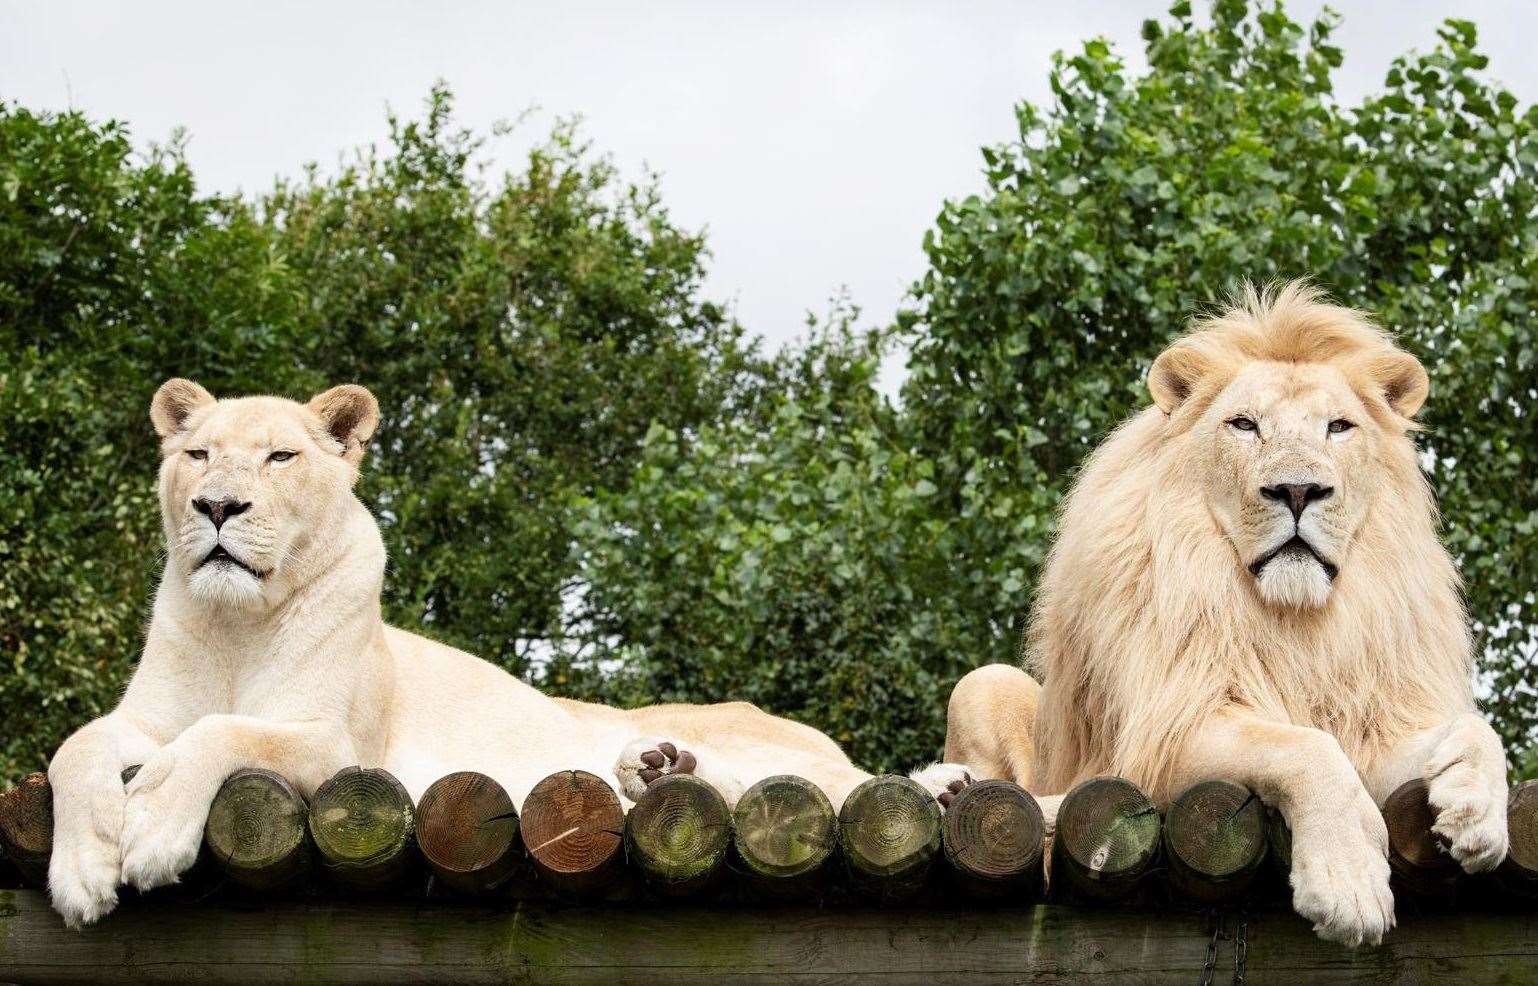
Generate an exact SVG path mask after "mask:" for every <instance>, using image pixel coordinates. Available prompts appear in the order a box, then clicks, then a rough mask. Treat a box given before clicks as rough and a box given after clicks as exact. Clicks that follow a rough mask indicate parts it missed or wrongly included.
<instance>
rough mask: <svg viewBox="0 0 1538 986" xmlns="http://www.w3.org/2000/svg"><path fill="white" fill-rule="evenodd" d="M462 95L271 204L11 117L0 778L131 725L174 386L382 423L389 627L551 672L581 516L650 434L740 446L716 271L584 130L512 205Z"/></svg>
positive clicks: (104, 140)
mask: <svg viewBox="0 0 1538 986" xmlns="http://www.w3.org/2000/svg"><path fill="white" fill-rule="evenodd" d="M479 149H480V146H479V144H478V142H477V141H476V140H475V139H473V138H472V137H471V136H470V135H469V134H467V133H465V132H463V131H461V130H458V129H456V128H455V127H454V126H453V123H452V118H451V115H450V101H449V97H448V95H447V93H446V92H443V91H441V90H438V91H435V92H434V93H433V96H432V99H431V101H430V103H429V106H428V111H427V113H426V115H425V117H424V118H423V119H421V120H413V121H401V120H396V119H392V120H391V144H390V147H389V150H388V151H387V152H385V153H374V152H369V153H365V154H363V155H361V156H360V157H358V158H357V159H356V160H354V161H353V162H351V163H349V164H348V165H347V166H345V167H343V168H342V169H341V170H340V172H339V173H338V174H336V175H334V176H331V177H322V176H320V175H319V174H318V173H315V172H313V171H312V172H311V173H309V174H308V175H306V176H305V177H304V178H303V179H302V180H301V181H299V182H297V183H293V184H284V185H279V186H277V187H276V188H275V189H274V190H273V191H272V192H270V193H269V194H267V195H265V196H262V197H260V198H258V199H255V200H240V199H228V198H220V197H215V196H204V195H200V194H199V193H198V192H197V190H196V188H195V186H194V183H193V179H192V175H191V174H190V173H189V171H188V168H187V166H186V164H185V162H184V160H183V158H182V155H181V152H180V148H179V147H178V146H175V145H172V146H170V147H167V148H163V149H160V150H158V151H155V152H153V153H152V154H150V155H149V156H148V157H147V158H146V159H143V160H139V159H137V158H136V157H135V155H134V154H133V153H132V150H131V147H130V144H129V141H128V139H127V135H126V133H125V131H124V129H123V128H122V127H121V126H119V125H117V124H106V125H97V124H94V123H92V122H90V121H88V120H86V119H85V118H83V117H82V116H80V115H79V114H76V113H66V114H58V115H52V114H36V113H32V112H29V111H27V110H25V109H23V108H20V107H15V106H7V107H0V433H3V434H4V436H5V442H4V447H3V450H0V660H3V662H4V667H5V671H4V673H3V674H0V708H3V709H5V722H6V729H5V730H3V733H0V776H13V775H15V774H16V773H18V772H19V771H21V770H23V769H33V768H35V767H37V766H40V765H41V764H43V763H44V762H45V761H46V758H47V756H48V754H49V752H51V750H52V749H53V748H54V746H56V745H57V743H58V741H59V740H60V739H62V737H63V735H64V734H65V733H66V732H68V731H69V730H70V729H72V728H74V727H75V726H78V725H79V724H80V723H82V722H83V721H85V720H86V719H88V718H90V717H92V716H93V715H96V714H99V713H100V712H102V711H104V710H105V709H106V708H108V707H110V706H111V705H112V703H113V702H114V701H115V699H116V695H117V692H118V691H119V689H120V688H121V685H122V683H123V682H124V681H125V680H126V677H127V674H128V672H129V670H130V669H131V667H132V664H133V662H134V660H135V659H136V657H137V652H138V649H139V646H140V642H141V626H142V624H143V623H144V621H145V619H146V618H147V615H148V607H149V598H150V594H151V592H152V589H153V584H154V577H155V572H156V570H157V568H158V558H159V548H160V533H159V522H158V508H157V504H156V501H155V495H154V477H155V464H156V461H157V454H156V447H155V442H154V440H153V435H152V433H151V430H150V428H149V423H148V421H147V420H146V415H147V408H148V404H149V398H150V395H151V393H153V391H154V389H155V387H156V386H157V385H158V384H159V382H160V381H161V380H163V379H164V378H166V377H167V376H171V375H184V376H189V377H193V378H194V379H197V380H199V381H200V382H202V383H203V384H205V385H206V386H208V387H209V388H210V389H211V390H213V391H214V393H216V394H220V393H223V394H238V393H262V392H268V393H280V394H285V395H289V396H294V397H298V398H300V399H303V398H304V397H306V396H308V395H309V394H312V393H315V392H317V391H319V390H320V389H322V388H324V387H325V386H328V385H330V384H332V383H336V382H340V381H344V380H356V381H360V382H364V383H366V384H367V385H368V386H369V387H371V388H372V389H373V390H374V391H375V393H376V394H377V395H378V396H379V398H380V400H381V403H382V404H383V406H384V408H385V409H386V417H385V424H384V427H383V428H382V429H381V430H380V433H379V435H378V437H377V441H376V445H375V448H374V449H373V452H372V455H371V457H370V460H369V462H368V464H367V467H366V469H365V476H366V479H365V481H364V483H363V486H362V492H363V495H364V497H365V499H366V500H367V501H369V502H370V503H371V505H372V506H374V507H375V509H376V512H377V513H378V515H379V517H380V520H381V523H382V525H383V527H384V528H385V536H386V542H387V545H388V547H389V549H390V554H391V571H390V576H389V578H388V579H387V586H388V589H387V599H386V608H387V613H388V616H389V617H390V618H391V619H392V620H395V621H397V622H400V623H403V624H405V625H407V626H412V627H423V626H424V625H425V626H426V628H427V629H428V632H431V633H433V634H434V635H436V636H439V637H441V638H442V639H445V640H447V641H449V642H451V643H454V644H457V645H461V646H465V647H468V648H470V649H473V650H475V651H476V652H478V653H481V654H484V655H487V656H488V657H491V658H493V659H495V660H500V661H501V662H502V663H503V664H504V665H505V666H507V667H509V668H511V669H513V670H514V671H521V670H524V666H525V660H526V654H527V650H528V648H529V646H530V641H533V640H539V639H542V638H546V637H550V636H554V635H558V634H559V633H560V632H561V628H560V618H561V605H560V597H561V592H562V591H563V588H565V587H566V586H568V584H569V582H570V576H571V562H570V552H569V548H568V544H569V541H570V534H569V532H568V531H567V530H566V528H565V525H566V523H567V520H566V518H567V516H568V515H567V512H566V505H567V503H568V502H569V501H570V500H571V498H572V497H573V496H574V495H578V494H585V493H589V492H591V491H592V490H593V489H594V488H596V487H597V486H598V485H600V484H613V483H618V482H620V481H622V480H623V479H624V477H626V476H628V474H629V473H630V471H631V470H632V469H633V465H634V462H635V460H636V458H637V456H638V453H639V447H640V444H641V441H642V439H643V438H644V436H645V434H646V431H647V429H648V428H649V427H650V425H651V423H652V422H654V421H655V422H658V423H659V424H661V425H663V426H666V427H672V428H678V429H685V430H687V429H691V428H695V427H697V426H698V425H700V424H702V423H706V422H708V421H710V420H712V419H713V418H714V417H715V416H718V415H722V414H729V413H731V410H732V408H733V407H735V405H736V401H737V392H738V391H739V390H741V389H742V381H743V380H744V379H746V377H745V374H746V373H747V372H748V370H749V369H751V367H752V366H753V365H754V363H755V362H756V359H755V357H754V356H753V353H752V350H751V348H750V347H745V346H743V345H741V344H740V342H741V340H740V337H741V330H740V329H739V328H738V327H737V326H736V324H735V323H733V322H732V321H731V320H730V319H729V318H728V317H727V316H726V315H725V314H724V313H723V311H722V310H721V309H720V308H719V307H717V306H715V305H712V304H709V303H708V302H704V301H701V300H700V299H699V297H698V290H697V288H698V282H699V280H700V277H701V275H702V272H703V260H704V246H703V242H702V240H701V239H700V237H699V236H698V235H696V234H692V233H688V232H685V231H682V230H680V229H678V228H676V227H675V226H673V225H672V224H671V223H670V222H669V220H668V218H667V214H666V212H665V211H664V210H663V209H662V207H661V205H660V203H659V202H658V200H657V196H656V193H655V189H654V188H653V187H652V186H651V185H639V186H637V185H627V184H624V183H622V182H621V181H619V179H618V178H617V177H616V176H615V174H614V172H613V170H612V168H611V167H610V166H609V165H608V164H607V163H606V162H604V161H602V160H600V159H594V158H593V157H592V155H591V154H589V153H588V152H587V151H586V149H585V147H584V146H583V145H581V144H580V143H578V142H577V141H576V139H575V135H574V134H573V132H572V130H571V129H570V128H569V127H559V128H557V130H556V131H555V133H554V134H553V135H552V136H551V137H550V138H549V139H548V140H546V141H544V142H543V143H541V144H539V145H538V146H536V147H535V148H534V150H533V151H532V152H531V153H530V154H529V156H528V159H527V161H526V164H525V166H524V168H523V169H522V170H521V171H519V172H517V173H513V174H509V175H506V176H502V177H500V179H499V180H496V181H493V180H490V179H488V178H487V177H486V176H485V174H484V169H483V167H482V166H481V165H480V164H479V163H478V160H479V158H478V152H479Z"/></svg>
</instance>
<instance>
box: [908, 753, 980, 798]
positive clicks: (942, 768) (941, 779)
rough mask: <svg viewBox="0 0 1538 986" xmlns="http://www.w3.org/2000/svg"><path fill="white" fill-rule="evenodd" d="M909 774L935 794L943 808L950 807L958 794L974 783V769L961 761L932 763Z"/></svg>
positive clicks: (921, 785)
mask: <svg viewBox="0 0 1538 986" xmlns="http://www.w3.org/2000/svg"><path fill="white" fill-rule="evenodd" d="M908 776H909V777H910V778H912V779H913V780H914V781H917V782H918V785H919V786H920V787H922V788H923V789H924V790H926V791H928V792H929V793H930V794H932V795H934V799H935V800H936V801H938V802H940V807H942V808H949V807H950V806H951V801H952V800H953V799H954V798H955V797H956V795H958V794H960V793H961V792H962V791H963V790H964V789H966V788H967V787H969V786H971V784H972V771H971V770H970V769H968V768H967V767H965V766H964V765H962V764H959V763H932V764H930V765H929V766H928V767H922V768H920V769H918V770H915V771H914V772H913V773H911V774H909V775H908Z"/></svg>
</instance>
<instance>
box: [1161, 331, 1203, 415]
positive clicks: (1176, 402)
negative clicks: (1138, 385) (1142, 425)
mask: <svg viewBox="0 0 1538 986" xmlns="http://www.w3.org/2000/svg"><path fill="white" fill-rule="evenodd" d="M1211 370H1212V364H1211V362H1210V360H1209V359H1208V357H1207V355H1206V354H1205V353H1203V352H1201V351H1200V350H1198V349H1197V348H1196V347H1194V346H1190V345H1187V344H1185V343H1181V342H1177V343H1175V345H1173V346H1171V347H1170V348H1168V349H1166V350H1165V351H1164V352H1162V353H1160V354H1159V358H1158V359H1156V360H1154V361H1153V366H1151V367H1149V369H1148V392H1149V393H1150V394H1152V395H1153V400H1154V403H1155V404H1157V405H1159V410H1161V411H1163V412H1164V413H1165V414H1170V413H1172V412H1173V411H1174V410H1175V408H1177V407H1179V406H1180V404H1181V403H1182V402H1183V401H1184V400H1185V399H1186V398H1188V397H1190V396H1191V394H1192V393H1193V392H1194V391H1195V390H1196V385H1197V384H1198V383H1199V382H1201V379H1202V377H1204V376H1206V375H1207V374H1208V373H1209V372H1211Z"/></svg>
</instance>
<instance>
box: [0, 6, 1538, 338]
mask: <svg viewBox="0 0 1538 986" xmlns="http://www.w3.org/2000/svg"><path fill="white" fill-rule="evenodd" d="M1167 6H1168V3H1167V2H1164V0H1156V2H1130V0H1117V2H1113V0H1102V2H1075V3H1069V2H1058V3H1052V4H1043V3H1027V2H1013V3H1002V2H934V3H899V2H884V3H852V2H850V3H835V2H826V3H816V4H813V3H796V2H791V0H773V2H768V3H750V2H745V0H731V2H725V3H723V2H720V0H715V2H701V3H684V2H659V0H647V2H640V3H637V2H634V0H632V2H628V3H603V4H579V3H575V2H564V3H514V2H507V0H502V2H475V3H458V4H451V3H427V2H417V3H404V2H384V0H369V2H366V3H364V2H352V0H348V2H338V0H326V2H320V3H295V2H291V0H268V2H265V3H261V4H243V5H239V6H236V5H233V4H221V3H217V2H213V0H203V2H200V3H186V2H156V3H149V4H142V3H141V4H137V5H134V4H128V3H106V2H91V3H87V2H70V0H0V98H4V99H7V100H16V101H19V102H21V103H23V104H25V105H27V106H29V107H33V108H64V107H69V106H73V107H76V108H80V109H83V110H86V111H88V112H89V113H91V114H92V115H95V116H98V117H116V118H119V119H122V120H124V121H126V122H128V123H129V124H130V126H131V128H132V132H133V133H134V135H135V136H136V138H137V139H138V140H139V141H140V142H141V143H143V142H148V141H163V140H164V139H165V138H166V137H167V136H168V135H169V134H170V133H171V131H172V130H173V128H175V127H178V126H181V127H185V128H186V129H187V131H188V133H189V134H190V137H191V143H190V145H189V148H188V156H189V158H190V160H191V162H192V165H193V168H194V171H195V174H196V175H197V177H198V178H199V180H200V182H201V183H202V185H203V187H204V188H209V189H218V190H223V191H232V190H235V189H245V190H248V191H249V190H257V189H261V188H264V187H265V186H266V185H267V184H268V183H269V182H270V181H271V179H272V178H273V177H274V176H275V175H280V174H282V175H292V174H295V173H297V172H298V170H299V169H300V168H301V166H302V165H303V164H305V163H306V162H309V161H316V162H319V163H320V164H321V165H322V166H323V167H324V166H328V165H330V164H332V163H334V162H335V161H336V160H337V158H338V155H339V152H341V151H343V150H344V149H347V148H350V147H353V146H356V145H359V144H364V143H368V142H372V141H378V140H380V139H381V138H382V137H383V136H384V133H385V122H384V114H385V107H386V106H387V105H388V106H392V107H394V108H395V109H397V110H398V111H401V112H403V113H407V114H413V115H415V114H417V113H419V111H420V108H421V105H422V102H423V98H424V97H425V95H426V94H427V91H428V89H429V87H430V86H431V85H432V83H433V82H434V80H436V79H439V78H442V79H444V80H446V81H447V82H448V83H449V85H450V86H451V87H452V88H453V90H454V92H455V93H456V95H457V97H458V109H459V116H460V119H461V121H462V122H463V123H465V124H467V125H470V126H472V127H474V128H476V129H477V130H480V131H482V132H486V131H489V128H490V126H491V124H492V123H493V122H494V121H497V120H502V119H512V118H514V117H517V116H518V115H519V114H520V113H521V112H522V111H524V110H525V109H528V108H530V107H537V108H538V109H539V110H540V111H541V114H540V115H539V116H536V117H535V119H534V122H533V123H532V124H530V126H531V128H532V129H531V130H530V131H529V133H528V137H530V138H532V137H533V136H534V135H535V133H536V132H538V131H540V130H543V129H545V128H547V127H548V125H549V122H550V119H551V117H552V116H554V115H568V114H573V113H580V114H581V115H582V116H583V117H584V118H585V120H586V124H585V127H584V132H585V134H586V135H587V136H588V137H589V138H590V139H591V140H592V141H593V143H594V145H595V147H596V148H597V149H599V150H602V151H605V152H608V153H610V154H611V155H612V156H613V158H614V160H615V161H616V163H617V164H618V165H619V167H620V168H621V170H622V172H623V173H624V174H625V175H627V176H628V177H638V176H640V175H641V174H642V171H643V168H645V167H648V166H649V167H650V168H652V169H654V170H656V171H658V172H660V173H661V175H662V180H663V194H664V200H665V202H666V203H667V204H668V205H669V206H670V208H671V210H672V213H673V216H674V218H675V220H676V221H678V222H680V223H681V224H682V225H684V226H686V227H690V228H700V227H704V228H705V229H706V230H707V231H708V234H709V240H710V244H711V248H712V252H713V254H714V259H713V260H712V262H711V276H710V280H709V284H708V290H709V291H710V293H711V294H712V295H713V296H714V297H716V298H718V299H722V300H730V301H734V302H735V310H736V312H737V315H738V317H739V318H740V319H741V320H742V322H743V324H744V325H746V326H747V327H748V329H749V330H750V331H753V332H757V333H761V334H763V335H764V336H765V337H767V338H768V339H769V340H771V341H772V342H774V343H779V342H783V341H784V340H787V339H789V338H792V337H794V336H795V335H796V334H797V333H799V331H800V330H801V327H802V325H803V322H804V315H805V313H806V312H807V311H808V310H812V311H816V312H819V313H820V312H822V311H824V310H825V308H826V302H827V299H828V298H829V297H830V296H831V295H832V294H833V293H834V292H836V291H837V290H838V289H839V287H840V286H841V285H842V286H847V288H848V290H849V293H850V295H851V297H852V299H853V300H854V301H855V303H857V304H858V305H860V306H861V307H862V308H863V309H864V311H865V316H866V317H865V320H866V321H867V322H871V323H874V322H877V321H882V320H886V319H889V318H890V317H891V315H892V313H893V312H894V311H895V310H896V308H897V306H898V304H899V302H900V301H901V300H902V296H903V294H904V292H905V290H906V288H907V286H908V285H909V284H910V283H911V282H912V281H913V279H914V278H915V277H917V276H918V274H919V273H920V272H921V271H922V269H923V256H922V253H921V250H920V242H921V238H922V236H923V232H924V230H925V229H926V228H927V227H928V225H929V224H930V222H931V221H932V219H933V218H934V216H935V214H936V212H937V211H938V209H939V207H940V204H941V201H942V200H943V199H945V198H946V197H950V196H958V195H964V194H967V193H969V192H973V191H976V190H978V189H979V188H980V187H981V184H982V182H981V178H980V165H981V162H980V158H979V155H978V147H979V146H980V145H982V144H985V143H995V142H999V141H1003V140H1007V139H1009V138H1011V137H1012V136H1013V134H1014V126H1013V122H1014V121H1013V109H1012V108H1013V106H1014V104H1015V103H1016V102H1017V101H1018V100H1020V99H1022V98H1025V99H1030V100H1032V101H1035V102H1037V103H1039V104H1040V103H1045V101H1046V98H1047V95H1048V89H1047V83H1046V78H1047V69H1048V65H1049V58H1050V56H1051V53H1052V52H1053V51H1054V50H1056V49H1060V48H1076V47H1077V46H1078V44H1079V43H1080V42H1081V41H1082V40H1083V39H1086V38H1089V37H1091V36H1094V35H1104V36H1106V37H1108V38H1110V39H1111V40H1112V41H1113V42H1114V43H1115V44H1116V45H1117V47H1118V48H1119V49H1120V50H1121V52H1122V53H1123V54H1124V55H1125V56H1127V57H1129V58H1130V59H1131V60H1132V61H1133V62H1134V63H1135V64H1139V65H1141V64H1142V58H1141V40H1140V38H1139V37H1138V30H1139V26H1140V24H1141V23H1142V21H1143V19H1144V18H1145V17H1148V16H1153V15H1157V14H1162V12H1163V11H1164V9H1165V8H1166V7H1167ZM1319 6H1320V4H1319V3H1318V2H1299V3H1294V4H1292V5H1291V8H1290V9H1291V12H1292V14H1293V15H1294V16H1295V17H1298V18H1307V17H1310V16H1312V14H1313V12H1314V11H1316V10H1317V9H1318V8H1319ZM1336 6H1337V8H1340V9H1342V10H1343V12H1344V15H1345V19H1344V23H1343V24H1342V25H1341V29H1340V31H1339V32H1338V34H1337V42H1338V43H1339V44H1341V45H1342V46H1343V47H1344V49H1345V53H1346V64H1345V66H1344V68H1343V69H1342V72H1341V74H1340V75H1339V76H1338V91H1339V92H1340V93H1341V94H1342V96H1343V97H1345V98H1355V97H1357V96H1359V95H1360V94H1362V93H1363V92H1366V91H1370V90H1373V89H1376V88H1377V87H1378V85H1379V83H1380V82H1381V80H1382V77H1383V73H1384V71H1385V69H1386V68H1387V66H1388V63H1389V61H1390V60H1391V59H1392V58H1393V57H1394V56H1395V55H1397V54H1400V53H1402V52H1404V51H1406V50H1408V49H1410V48H1412V47H1418V48H1422V49H1425V48H1429V47H1430V46H1431V45H1432V43H1433V41H1434V38H1435V34H1434V32H1435V27H1436V25H1437V23H1438V22H1439V21H1440V19H1441V17H1442V16H1444V15H1445V14H1446V13H1447V12H1449V11H1452V10H1457V11H1458V12H1459V13H1460V15H1461V16H1464V17H1468V18H1471V19H1473V20H1474V21H1475V22H1476V23H1477V24H1478V25H1479V26H1480V34H1481V46H1482V47H1483V49H1484V50H1485V51H1486V53H1487V54H1489V55H1490V56H1491V68H1490V71H1491V73H1492V74H1493V75H1494V76H1495V77H1496V78H1498V79H1500V80H1501V81H1502V82H1504V83H1505V84H1506V85H1507V86H1508V87H1510V88H1511V89H1512V90H1513V91H1514V92H1515V93H1516V94H1517V96H1518V97H1519V98H1520V99H1521V100H1522V102H1523V103H1524V104H1527V103H1530V102H1531V101H1533V99H1534V96H1535V94H1538V59H1535V58H1533V56H1532V54H1531V51H1532V44H1533V39H1534V37H1535V36H1538V5H1535V4H1531V3H1522V2H1495V0H1485V2H1477V0H1460V2H1454V0H1440V2H1432V3H1428V2H1418V0H1401V2H1393V0H1343V2H1338V3H1337V4H1336ZM1197 8H1198V11H1205V3H1203V0H1197ZM526 143H527V140H519V139H518V138H516V137H515V138H512V139H509V140H507V141H505V142H503V143H501V144H497V145H495V147H496V148H497V152H498V157H499V159H502V160H506V161H507V162H508V163H509V164H515V163H516V157H517V156H518V153H519V151H520V149H521V147H523V146H525V145H526Z"/></svg>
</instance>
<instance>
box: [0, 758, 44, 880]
mask: <svg viewBox="0 0 1538 986" xmlns="http://www.w3.org/2000/svg"><path fill="white" fill-rule="evenodd" d="M0 851H3V853H4V855H5V857H6V858H7V859H9V860H10V861H11V865H12V866H14V867H15V868H16V871H17V872H18V873H20V874H21V878H22V879H23V880H24V881H25V882H26V883H27V884H28V885H30V886H34V887H40V888H41V887H46V886H47V885H48V857H49V856H51V855H52V854H53V788H51V787H49V785H48V775H47V774H44V773H34V774H28V775H27V776H26V777H23V778H22V779H21V783H20V784H17V785H16V786H15V787H13V788H11V789H10V790H9V791H6V792H5V793H4V794H0Z"/></svg>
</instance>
